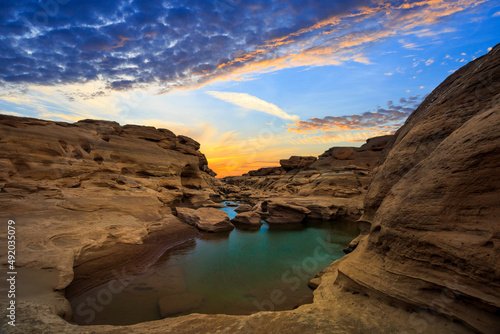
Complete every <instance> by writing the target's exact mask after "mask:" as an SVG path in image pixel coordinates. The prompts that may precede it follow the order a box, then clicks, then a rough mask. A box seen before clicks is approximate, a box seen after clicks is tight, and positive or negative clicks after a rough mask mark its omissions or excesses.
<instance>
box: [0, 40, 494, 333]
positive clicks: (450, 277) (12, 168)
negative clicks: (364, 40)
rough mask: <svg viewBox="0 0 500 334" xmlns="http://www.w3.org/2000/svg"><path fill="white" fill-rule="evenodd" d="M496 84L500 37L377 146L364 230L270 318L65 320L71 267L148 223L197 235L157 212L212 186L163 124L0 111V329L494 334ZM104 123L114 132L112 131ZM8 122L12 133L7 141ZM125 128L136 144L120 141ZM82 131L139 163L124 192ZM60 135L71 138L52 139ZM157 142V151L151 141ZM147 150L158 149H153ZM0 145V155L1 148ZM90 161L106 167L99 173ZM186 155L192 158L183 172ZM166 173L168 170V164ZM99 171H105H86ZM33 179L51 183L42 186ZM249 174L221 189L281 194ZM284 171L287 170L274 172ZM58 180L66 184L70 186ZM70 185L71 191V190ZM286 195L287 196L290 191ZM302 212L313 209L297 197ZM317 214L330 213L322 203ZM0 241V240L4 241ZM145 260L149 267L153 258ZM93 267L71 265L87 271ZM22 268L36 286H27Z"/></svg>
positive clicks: (266, 310) (139, 235) (143, 230)
mask: <svg viewBox="0 0 500 334" xmlns="http://www.w3.org/2000/svg"><path fill="white" fill-rule="evenodd" d="M499 82H500V46H496V47H495V48H493V50H492V51H490V52H489V53H488V54H487V55H486V56H483V57H481V58H479V59H477V60H475V61H474V62H472V63H470V64H468V65H467V66H465V67H464V68H462V69H461V70H459V71H457V72H455V73H454V74H453V75H452V76H450V77H449V78H448V79H447V80H446V81H444V82H443V84H441V85H440V86H439V87H438V88H437V89H436V90H435V91H434V92H433V93H432V94H431V95H430V96H429V97H428V98H427V99H426V100H425V101H424V102H423V103H422V105H421V106H420V107H419V108H418V109H417V111H416V112H414V113H413V114H412V115H411V117H410V118H409V119H408V121H407V122H406V124H405V125H404V126H403V127H402V128H401V129H400V130H399V131H398V133H397V134H396V136H395V137H394V138H392V139H390V141H389V143H388V144H387V146H386V148H385V149H384V150H383V151H382V164H381V165H380V167H378V168H377V169H376V170H375V175H374V177H373V180H372V183H371V185H370V187H369V188H368V191H367V197H366V200H365V205H364V215H363V217H362V222H363V224H364V228H363V229H362V231H364V232H363V234H362V235H361V236H360V237H359V238H358V243H357V247H356V246H355V244H353V245H352V249H354V248H355V249H354V251H352V252H351V253H350V254H348V255H347V256H345V257H344V258H343V259H341V260H339V261H336V262H334V263H333V264H332V265H331V266H330V267H329V268H327V269H326V270H324V271H323V272H322V275H321V278H320V280H316V281H313V282H312V283H313V286H315V285H318V284H319V286H318V287H317V289H316V290H315V292H314V295H315V297H314V303H313V304H308V305H302V306H300V307H299V308H297V309H295V310H290V311H282V312H270V311H272V310H274V309H275V304H276V303H277V302H278V301H277V300H276V298H273V296H270V297H269V299H268V300H257V309H256V311H257V310H258V311H262V312H257V313H255V314H252V315H250V316H227V315H202V314H190V315H187V316H181V317H174V318H167V319H163V320H159V321H151V322H147V323H141V324H137V325H132V326H76V325H74V324H71V323H69V322H66V321H64V320H63V319H62V318H61V317H66V319H69V318H70V312H71V310H69V308H68V303H67V300H66V299H65V298H64V295H63V292H62V291H63V289H64V288H65V287H66V286H67V285H68V284H69V282H70V281H71V279H72V277H73V271H72V268H73V264H74V263H76V264H79V266H78V268H80V267H85V266H87V267H88V268H92V269H93V268H95V267H94V266H93V263H95V262H98V261H100V260H102V259H103V258H107V256H109V255H110V254H116V253H115V252H116V249H119V251H118V256H115V259H116V260H119V259H127V256H128V255H133V254H135V253H136V250H137V248H134V249H132V250H131V249H128V248H129V246H131V247H132V246H137V245H136V244H139V243H142V242H145V240H146V239H147V238H148V237H151V236H152V235H154V234H155V232H157V231H164V232H165V231H166V235H165V237H167V236H169V237H170V239H169V240H167V241H166V243H167V244H172V243H175V242H179V241H180V240H185V238H186V237H188V235H189V234H191V235H193V233H194V234H195V233H196V229H195V228H193V227H192V226H189V225H187V224H184V223H182V222H180V221H179V220H178V219H177V218H176V217H174V216H173V215H170V214H169V211H170V205H171V204H172V203H174V205H177V204H176V203H177V202H179V201H181V202H185V203H186V204H192V205H193V206H196V205H195V204H194V203H203V202H204V199H205V198H206V196H205V195H204V194H203V193H204V192H208V193H211V192H210V191H208V190H206V189H204V188H203V187H204V183H203V182H202V181H200V179H199V178H196V177H192V178H191V177H188V176H189V175H200V178H201V179H203V180H205V183H206V184H209V183H210V182H215V181H211V179H210V178H209V175H208V174H206V173H203V172H200V173H203V174H198V171H199V170H200V168H199V164H200V160H201V159H200V158H199V157H198V156H197V155H196V156H195V155H192V154H187V153H182V152H181V151H178V150H185V151H184V152H193V151H191V149H195V147H193V146H189V145H188V142H187V141H185V142H179V143H177V141H175V143H174V142H173V140H170V139H168V138H170V137H169V136H170V135H169V134H168V132H164V133H163V134H156V135H155V136H154V137H153V136H152V134H151V129H140V130H141V131H138V129H136V128H134V127H131V128H130V129H129V130H126V131H125V130H123V129H122V131H121V132H120V134H119V135H117V134H111V135H109V141H107V140H108V137H107V134H106V131H104V130H99V131H94V130H95V129H94V130H89V129H88V128H87V126H88V127H90V128H91V129H92V128H93V127H94V125H92V123H90V125H88V124H87V125H83V126H80V125H64V124H66V123H64V124H63V125H59V124H58V123H54V122H45V121H39V120H19V119H15V118H10V120H9V119H8V118H2V122H3V123H2V127H1V130H2V131H1V132H0V142H1V143H2V151H1V153H2V157H1V158H0V159H1V161H2V165H1V169H0V177H1V180H2V181H1V182H2V187H1V191H0V206H1V210H0V212H1V213H2V214H1V220H2V221H6V220H7V219H14V220H16V226H18V227H19V228H18V230H17V233H18V236H19V244H18V247H19V250H20V252H19V257H18V259H19V263H18V266H19V269H18V271H19V273H20V274H19V276H18V277H19V282H18V284H19V287H20V288H19V293H20V295H19V297H18V298H17V300H16V306H17V309H16V316H17V319H18V326H16V327H12V326H9V325H7V324H6V323H5V322H1V323H0V331H1V332H7V333H13V334H18V333H23V334H24V333H26V332H27V331H28V332H32V333H62V334H66V333H67V334H69V333H71V334H73V333H90V332H93V333H198V332H209V333H211V332H218V333H255V332H262V333H276V332H280V333H301V334H302V333H311V332H314V333H342V334H346V333H380V334H381V333H384V334H385V333H457V334H463V333H471V332H483V333H497V332H498V328H500V323H499V319H500V317H499V313H498V312H499V311H498V310H499V308H500V296H499V292H500V287H499V282H500V280H499V277H500V274H499V270H500V265H499V258H500V248H499V245H500V240H499V239H500V230H499V227H500V225H499V224H498V217H499V216H500V212H499V208H500V202H499V201H500V196H498V194H499V191H500V179H499V177H500V170H499V161H500V150H499V147H500V137H499V133H500V132H499V131H498V130H499V129H500V109H499V106H500V88H499V86H498V83H499ZM5 120H7V121H5ZM19 123H21V124H19ZM26 123H29V124H26ZM70 128H72V130H74V131H70V130H69V129H70ZM109 128H110V129H109V131H111V132H113V131H115V130H113V129H114V126H112V125H109ZM19 129H20V130H19ZM23 129H24V130H23ZM85 129H86V130H85ZM18 130H19V131H21V130H22V132H20V133H19V134H16V132H17V131H18ZM88 131H90V134H89V133H88ZM129 131H133V133H135V134H134V136H136V137H133V138H129V137H127V132H129ZM59 132H61V135H62V136H63V139H62V140H64V141H65V142H66V148H67V149H68V150H67V151H66V149H65V148H63V144H62V143H61V149H63V150H64V152H65V153H64V154H63V156H62V157H60V156H59V155H58V154H60V152H59V151H57V150H56V152H54V151H52V150H55V148H54V147H55V146H54V145H53V142H54V139H55V140H56V141H57V138H58V135H59V134H58V133H59ZM75 133H77V134H78V135H75ZM98 133H100V135H98ZM113 133H115V132H113ZM160 133H161V131H160ZM13 134H14V135H13ZM139 135H140V136H142V137H143V138H139V137H138V136H139ZM73 136H75V137H73ZM95 136H101V138H102V140H103V141H104V142H110V143H113V142H114V139H116V140H117V141H118V143H120V142H122V143H123V141H125V142H126V143H124V145H118V146H119V147H116V148H115V149H116V150H117V151H119V152H121V153H120V156H125V157H127V159H130V160H133V161H134V162H133V163H132V164H131V165H134V166H135V165H136V164H137V166H141V168H140V169H139V170H134V171H126V170H123V173H126V175H128V176H126V177H128V178H129V179H130V180H125V181H122V182H124V183H125V185H123V184H119V183H118V182H116V181H115V179H113V178H112V177H110V175H114V174H113V173H115V172H117V171H118V170H119V171H120V173H122V168H127V161H129V160H127V159H115V160H116V161H117V162H115V163H116V164H119V167H116V168H115V167H113V165H112V164H111V163H108V162H107V158H108V157H109V159H111V158H112V157H111V155H107V154H104V153H105V152H102V153H103V154H104V155H102V154H99V156H100V158H99V157H97V155H96V156H94V155H92V152H95V147H94V148H93V147H92V145H90V146H89V145H85V142H82V143H80V142H79V140H78V139H89V138H94V137H95ZM165 136H166V137H165ZM26 138H32V139H31V140H33V138H34V140H35V141H34V143H33V145H34V147H35V148H36V150H30V149H29V148H30V147H31V146H30V145H26ZM64 138H65V139H64ZM69 138H72V139H71V141H70V142H68V141H66V139H68V140H69ZM145 138H149V139H145ZM39 142H40V143H49V144H50V145H49V144H48V145H41V144H39ZM93 142H94V141H92V142H91V144H92V143H93ZM96 142H98V141H97V140H96ZM162 142H163V143H164V144H165V145H166V147H169V148H167V149H165V148H161V147H160V146H159V145H160V143H162ZM139 143H140V144H139ZM6 144H8V145H6ZM368 144H369V143H368ZM77 145H78V146H77ZM94 145H95V142H94ZM182 145H185V146H182ZM368 146H371V144H370V145H368ZM3 147H9V149H8V150H6V149H5V150H4V149H3ZM89 147H90V153H89V152H88V151H87V150H88V149H89ZM120 147H121V148H120ZM129 147H132V148H134V149H135V151H134V152H137V151H138V150H139V148H140V149H141V150H142V149H143V148H145V151H146V152H150V153H144V154H145V155H146V157H147V159H146V161H149V159H153V156H154V157H156V159H161V158H158V156H157V155H156V154H151V152H164V151H166V152H167V153H168V155H169V158H170V159H167V160H162V163H161V164H159V166H160V167H155V166H157V164H156V163H152V164H150V165H149V164H148V165H144V164H142V165H141V160H137V159H136V158H135V157H134V155H132V154H127V152H128V149H129ZM157 147H159V148H160V149H161V151H157ZM46 148H49V149H50V150H46ZM372 148H374V149H368V150H365V151H363V150H360V149H358V150H355V151H354V152H352V155H350V152H349V150H336V151H335V152H333V151H334V150H332V152H331V156H328V157H324V158H323V159H321V158H320V159H319V160H318V161H317V162H315V163H314V164H312V165H311V166H309V167H307V168H306V170H305V171H308V169H309V168H311V167H313V166H314V165H316V164H321V162H322V160H323V162H324V160H325V159H332V161H335V163H336V164H338V165H337V166H340V165H341V164H342V163H345V165H343V167H342V168H344V169H342V171H343V172H347V171H348V170H349V169H348V168H351V167H349V165H355V167H356V168H355V169H352V171H358V172H359V171H361V169H359V168H363V169H366V167H368V166H366V163H365V165H364V166H360V164H361V165H363V163H360V162H359V161H358V162H356V160H349V159H351V158H352V157H353V156H356V155H358V154H363V152H365V153H366V152H370V153H369V154H370V155H380V151H378V150H379V149H380V146H379V145H378V144H377V145H376V143H373V146H372ZM73 151H74V154H73ZM4 152H7V153H8V154H7V157H5V155H6V154H5V153H4ZM18 152H19V153H18ZM84 152H86V153H84ZM175 152H177V153H175ZM194 152H196V150H195V151H194ZM70 153H71V154H70ZM98 153H100V152H98ZM137 154H139V153H137ZM141 154H142V153H141ZM160 156H161V154H160ZM10 157H12V159H11V158H10ZM101 158H102V159H103V160H101ZM342 159H345V160H342ZM52 160H55V161H58V163H57V164H56V165H55V167H56V168H55V169H56V170H62V171H63V172H64V171H66V172H65V173H63V174H61V176H60V177H52V176H53V175H56V176H59V175H60V174H58V172H55V171H53V169H54V168H47V169H45V168H43V166H44V164H45V165H46V166H49V165H51V164H52V163H51V161H52ZM81 160H84V161H85V163H84V164H82V165H81V166H80V165H77V167H78V168H77V171H78V173H77V175H73V174H72V173H71V169H70V168H63V166H65V165H64V164H65V163H68V162H67V161H69V162H71V163H73V164H74V163H76V162H77V161H81ZM92 161H93V162H92ZM111 161H112V160H111ZM99 162H102V164H107V165H104V166H105V167H106V166H108V165H109V167H106V168H103V169H104V170H101V169H100V167H98V166H100V164H99ZM186 162H188V165H190V166H191V167H190V168H187V169H186V170H184V168H185V167H186V164H185V163H186ZM202 164H203V163H202ZM34 166H35V167H37V168H33V167H34ZM58 166H60V167H58ZM172 166H173V167H172ZM177 166H181V167H180V169H179V168H177ZM112 167H113V168H112ZM313 168H315V167H313ZM335 168H340V167H335ZM149 169H151V170H152V172H149ZM82 170H84V171H85V172H83V173H82ZM96 170H97V171H99V172H96ZM165 170H168V171H180V172H181V174H180V176H179V178H180V184H181V188H178V187H176V186H171V187H172V189H169V188H168V187H170V184H171V183H170V182H173V183H174V185H176V184H178V182H177V181H175V182H174V180H178V178H177V177H174V175H172V177H168V176H166V175H164V174H162V173H163V172H164V171H165ZM42 172H43V173H42ZM301 172H304V171H299V172H298V173H295V172H294V173H293V176H295V175H298V174H300V173H301ZM101 173H102V174H105V175H106V177H100V175H101ZM106 173H109V174H106ZM42 174H44V176H42ZM158 174H161V175H163V176H159V175H158ZM51 175H52V176H51ZM182 175H184V177H183V176H182ZM205 175H206V176H205ZM320 175H321V173H320ZM124 176H125V175H124ZM131 177H132V178H131ZM162 177H166V178H167V179H168V180H169V182H167V183H165V184H167V187H166V189H167V190H172V192H174V193H175V192H177V191H179V192H180V193H181V194H182V196H179V198H174V199H172V198H171V197H167V198H165V199H164V201H165V202H166V203H164V202H162V201H161V200H160V199H159V198H158V195H157V193H161V192H164V191H161V190H162V189H161V187H163V186H159V188H156V187H155V185H156V184H157V183H156V182H157V181H158V184H159V183H160V181H159V180H158V178H160V179H161V178H162ZM366 177H367V178H369V175H366ZM73 178H74V179H73ZM261 178H262V177H261ZM316 178H317V177H316ZM45 179H47V180H49V181H47V182H44V180H45ZM183 179H184V182H183ZM262 179H263V180H264V181H262V184H261V187H262V188H259V189H257V188H256V187H253V188H250V186H249V185H245V182H246V181H241V182H240V181H238V182H235V183H238V184H233V185H231V184H229V185H228V184H226V185H223V187H226V189H228V190H230V186H234V187H235V188H234V189H240V187H241V188H242V189H243V190H244V191H245V189H244V188H245V187H247V186H248V187H249V189H248V191H249V192H250V193H251V192H253V193H255V192H256V191H260V190H261V189H263V188H264V187H265V184H266V183H267V184H268V185H270V186H271V187H272V188H273V191H275V193H279V192H280V191H281V190H280V189H279V188H276V187H280V186H279V184H280V182H281V181H279V180H274V179H267V180H266V179H265V178H262ZM293 179H294V177H292V175H290V178H288V180H290V181H292V180H293ZM116 180H118V178H116ZM31 181H34V182H31ZM111 181H115V183H116V184H118V186H126V187H127V191H126V195H127V196H119V194H120V190H119V188H118V189H115V188H114V184H113V183H112V182H111ZM132 181H134V182H136V183H134V182H132ZM178 181H179V180H178ZM311 182H313V181H311ZM311 182H309V181H308V182H306V183H303V185H306V186H307V185H308V184H310V183H311ZM111 184H113V187H110V185H111ZM72 186H74V187H78V188H80V189H79V191H75V190H74V189H75V188H72ZM118 186H117V187H118ZM199 187H201V189H199ZM332 187H333V188H335V187H336V186H335V185H332ZM163 188H165V187H163ZM155 189H160V191H158V190H155ZM83 192H84V193H85V196H82V195H80V194H82V193H83ZM287 192H288V191H287ZM228 193H229V192H228ZM283 193H284V192H281V194H283ZM294 193H297V192H295V191H290V192H288V194H294ZM215 195H216V194H215ZM215 195H214V196H212V198H215ZM303 195H304V196H299V197H300V198H302V199H303V200H309V201H312V202H314V200H315V199H314V198H313V197H311V196H307V195H306V194H305V193H303ZM209 197H210V196H209ZM299 197H297V198H299ZM255 198H257V197H255ZM288 198H290V197H288ZM339 198H343V199H344V200H353V199H354V198H355V197H337V198H335V200H337V199H339ZM167 203H168V204H167ZM271 206H272V201H271V202H269V203H268V201H260V202H259V203H257V204H256V207H255V209H256V212H259V213H262V214H264V213H265V212H268V211H269V210H268V209H269V208H268V207H271ZM300 206H303V207H306V208H308V210H311V209H310V208H309V207H307V206H306V205H305V204H304V203H302V204H300ZM311 213H312V212H311ZM311 213H310V214H311ZM318 213H319V211H318ZM321 214H325V215H327V216H328V215H329V212H328V210H326V211H323V212H322V213H321ZM75 236H76V237H75ZM162 240H163V239H162ZM1 241H2V242H3V243H5V237H2V240H1ZM145 244H146V245H147V243H145ZM157 245H158V244H157ZM157 245H155V246H157ZM122 246H123V247H124V248H122ZM326 246H328V245H326ZM117 247H119V248H117ZM154 248H155V249H157V248H158V247H154ZM103 249H104V250H103ZM124 249H125V250H127V249H128V252H127V253H126V255H124V254H125V253H124V252H122V250H124ZM110 250H113V251H110ZM141 255H142V254H141ZM316 255H317V256H321V255H322V254H321V253H319V252H318V253H317V254H316ZM316 255H314V256H316ZM2 256H3V255H2ZM144 259H148V260H151V259H154V256H147V257H143V260H144ZM89 260H90V261H89ZM2 262H3V263H4V262H5V258H2ZM136 263H137V262H136ZM145 265H146V266H147V264H145ZM136 269H137V268H136ZM2 270H5V268H2ZM91 272H92V271H86V270H84V273H87V274H89V273H91ZM34 277H36V278H37V279H36V280H34V279H32V278H34ZM23 280H24V281H23ZM319 281H321V282H319ZM34 285H36V286H34ZM1 288H2V289H3V290H2V291H0V293H1V296H5V295H6V293H5V288H4V286H1ZM30 290H31V291H30ZM22 291H26V294H24V295H23V294H22ZM0 304H1V305H0V306H1V307H0V310H1V311H0V316H1V317H2V318H3V319H6V314H7V310H6V307H5V300H4V299H0ZM68 312H69V313H68Z"/></svg>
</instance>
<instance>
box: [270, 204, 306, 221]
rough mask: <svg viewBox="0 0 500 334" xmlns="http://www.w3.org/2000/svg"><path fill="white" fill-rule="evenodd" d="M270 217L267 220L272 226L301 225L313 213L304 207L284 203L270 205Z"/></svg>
mask: <svg viewBox="0 0 500 334" xmlns="http://www.w3.org/2000/svg"><path fill="white" fill-rule="evenodd" d="M268 212H269V216H268V217H267V218H266V219H265V220H266V222H267V223H268V224H270V225H272V224H300V223H302V221H303V220H304V218H306V216H307V215H308V214H309V213H311V211H310V210H309V209H307V208H305V207H303V206H299V205H293V204H284V203H274V202H273V203H269V206H268Z"/></svg>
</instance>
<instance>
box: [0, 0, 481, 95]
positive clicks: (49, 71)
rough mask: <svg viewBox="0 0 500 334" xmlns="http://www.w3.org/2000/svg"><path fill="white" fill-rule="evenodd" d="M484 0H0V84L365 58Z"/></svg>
mask: <svg viewBox="0 0 500 334" xmlns="http://www.w3.org/2000/svg"><path fill="white" fill-rule="evenodd" d="M485 1H486V0H482V1H473V0H459V1H446V0H445V1H436V0H419V1H404V2H394V1H384V0H382V1H379V0H377V1H375V0H353V1H335V2H332V1H329V0H318V1H285V0H275V1H262V0H217V1H207V0H190V1H181V0H171V1H164V0H107V1H102V0H85V1H83V0H82V1H77V0H72V1H68V0H41V1H38V0H18V1H11V0H0V4H1V8H2V13H1V14H0V27H1V29H2V36H1V37H0V40H1V42H0V84H1V83H2V82H3V83H4V84H6V83H11V84H23V83H29V84H39V85H61V84H70V83H86V82H90V81H100V82H103V83H105V86H106V87H107V89H115V90H122V89H129V88H133V87H134V88H135V87H143V86H145V85H151V84H154V85H156V86H158V90H160V91H169V90H170V89H172V88H175V87H195V86H197V85H198V86H199V85H203V84H206V83H208V82H211V81H214V80H219V79H223V78H227V77H231V78H236V77H238V76H239V77H245V76H246V75H249V74H255V73H261V72H266V71H275V70H278V69H282V68H287V67H295V66H322V65H338V64H342V63H345V62H348V61H353V62H359V63H363V64H369V63H370V60H369V59H368V58H367V57H366V55H365V54H364V49H365V48H366V47H367V46H370V45H371V44H373V43H376V42H380V41H383V40H385V39H387V38H389V37H394V36H396V35H397V34H399V33H402V34H405V35H411V34H413V35H415V36H418V35H422V34H424V35H425V34H426V33H428V31H427V30H422V29H428V28H427V27H428V26H430V25H433V24H435V23H439V22H440V21H442V20H443V19H445V18H447V17H449V16H450V15H453V14H455V13H458V12H461V11H464V10H466V9H468V8H471V7H474V6H477V5H478V4H480V3H482V2H485ZM406 46H407V47H409V48H411V46H412V45H411V44H408V45H406ZM95 93H96V94H105V93H104V92H103V93H100V91H96V92H95ZM90 98H92V94H90Z"/></svg>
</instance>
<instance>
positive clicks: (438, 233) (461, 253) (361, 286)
mask: <svg viewBox="0 0 500 334" xmlns="http://www.w3.org/2000/svg"><path fill="white" fill-rule="evenodd" d="M389 146H390V149H386V150H385V152H384V157H385V158H384V160H383V163H382V164H381V165H380V166H379V167H378V168H377V169H376V172H375V174H374V177H373V180H372V183H371V185H370V187H369V188H368V192H367V197H366V200H365V205H364V209H365V210H364V215H363V217H362V218H361V221H363V222H364V224H365V225H367V226H369V228H367V229H365V230H366V235H364V236H362V237H360V238H358V241H359V245H358V246H357V248H356V250H355V251H354V252H353V253H351V254H349V255H348V256H347V257H345V258H344V259H343V260H341V261H339V262H338V263H336V264H335V267H336V268H337V270H338V279H337V281H336V283H337V284H340V285H342V286H344V287H345V288H346V289H351V290H355V291H363V292H364V293H367V294H369V295H370V296H378V297H380V298H382V299H384V300H388V301H389V302H391V303H394V304H399V305H403V306H404V307H408V308H412V309H414V310H417V311H418V310H420V312H419V313H416V316H415V317H414V318H410V319H409V321H410V323H412V324H413V325H415V326H416V327H423V326H424V325H426V324H428V323H429V322H431V321H432V316H433V315H432V313H430V312H429V311H432V312H437V313H441V314H443V315H445V316H447V317H449V318H450V319H453V320H455V321H458V322H461V323H463V324H465V325H466V326H468V327H469V328H471V329H473V330H475V331H480V332H484V333H498V330H499V328H500V221H499V218H500V47H499V46H497V47H495V48H494V49H493V50H492V51H491V52H489V53H488V54H487V55H485V56H483V57H481V58H480V59H477V60H475V61H473V62H471V63H470V64H468V65H466V66H464V67H463V68H462V69H460V70H459V71H457V72H456V73H454V74H453V75H451V76H450V77H449V78H448V79H446V80H445V81H444V82H443V83H442V84H441V85H440V86H439V87H438V88H437V89H436V90H434V91H433V92H432V94H431V95H429V96H428V97H427V99H426V100H425V101H424V102H423V103H422V104H421V105H420V107H419V108H418V109H417V110H416V111H415V112H414V113H413V114H412V115H411V116H410V117H409V119H408V120H407V121H406V123H405V125H404V126H403V127H402V128H401V129H400V130H399V131H398V132H397V133H396V136H395V137H394V138H392V139H391V142H390V144H389Z"/></svg>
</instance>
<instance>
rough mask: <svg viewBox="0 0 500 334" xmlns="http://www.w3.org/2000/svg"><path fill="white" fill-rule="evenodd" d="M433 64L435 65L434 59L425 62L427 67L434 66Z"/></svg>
mask: <svg viewBox="0 0 500 334" xmlns="http://www.w3.org/2000/svg"><path fill="white" fill-rule="evenodd" d="M432 63H434V59H428V60H427V61H426V62H425V66H429V65H432Z"/></svg>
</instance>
